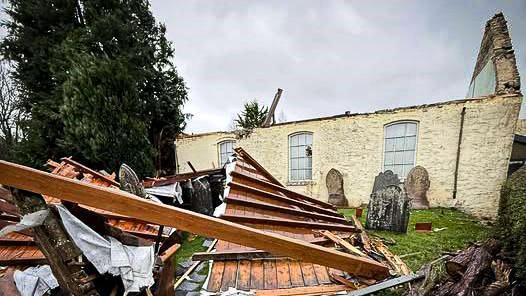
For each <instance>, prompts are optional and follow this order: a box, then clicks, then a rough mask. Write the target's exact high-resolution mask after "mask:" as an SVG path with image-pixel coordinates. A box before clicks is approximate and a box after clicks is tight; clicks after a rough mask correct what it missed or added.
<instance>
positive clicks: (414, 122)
mask: <svg viewBox="0 0 526 296" xmlns="http://www.w3.org/2000/svg"><path fill="white" fill-rule="evenodd" d="M404 123H413V124H415V125H416V132H415V152H414V155H413V167H415V166H417V163H416V155H417V153H418V137H419V133H420V122H419V121H417V120H398V121H393V122H390V123H387V124H385V125H384V133H383V137H382V148H383V149H382V163H381V168H382V172H385V171H386V169H385V152H386V151H385V149H386V147H385V140H386V138H387V137H386V136H387V132H386V131H387V128H388V127H390V126H393V125H397V124H404ZM404 137H405V135H404ZM394 152H396V150H394ZM393 172H394V171H393ZM394 173H396V172H394ZM407 173H409V172H407ZM406 177H407V175H404V176H398V178H399V179H400V180H401V181H404V180H405V178H406Z"/></svg>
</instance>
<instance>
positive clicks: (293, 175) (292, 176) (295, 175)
mask: <svg viewBox="0 0 526 296" xmlns="http://www.w3.org/2000/svg"><path fill="white" fill-rule="evenodd" d="M290 179H291V180H298V171H297V170H292V171H291V174H290Z"/></svg>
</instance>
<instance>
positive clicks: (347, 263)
mask: <svg viewBox="0 0 526 296" xmlns="http://www.w3.org/2000/svg"><path fill="white" fill-rule="evenodd" d="M0 183H1V184H5V185H8V186H13V187H17V188H21V189H24V190H28V191H33V192H36V193H39V194H46V195H51V196H60V197H61V199H63V200H67V201H71V202H76V203H80V204H84V205H88V206H92V207H96V208H99V209H102V210H107V211H112V212H115V213H118V214H121V215H128V216H135V217H138V218H140V219H142V220H144V221H148V222H150V223H153V224H158V225H166V226H172V227H176V228H178V229H180V230H184V231H188V232H192V233H195V234H199V235H202V236H206V237H216V238H219V239H222V240H226V241H230V242H233V243H236V244H240V245H243V246H247V247H252V248H257V249H262V250H265V251H269V252H272V253H275V254H280V255H284V256H290V257H292V258H296V259H300V260H305V261H308V262H313V263H317V264H321V265H324V266H328V267H333V268H336V269H341V270H345V271H347V272H349V273H351V274H355V275H358V276H364V277H371V278H377V279H383V278H386V277H387V276H388V275H389V271H388V268H387V267H386V266H384V265H383V264H380V263H378V262H376V261H374V260H371V259H367V258H361V257H357V256H353V255H350V254H346V253H343V252H339V251H336V250H332V249H328V248H324V247H320V246H317V245H314V244H309V243H306V242H303V241H301V240H297V239H293V238H289V237H285V236H282V235H278V234H274V233H269V232H265V231H262V230H259V229H254V228H251V227H247V226H244V225H240V224H236V223H232V222H229V221H225V220H222V219H218V218H214V217H209V216H206V215H202V214H198V213H194V212H191V211H188V210H184V209H180V208H176V207H173V206H169V205H165V204H159V203H155V202H152V201H149V200H146V199H142V198H140V197H137V196H135V195H132V194H130V193H127V192H124V191H121V190H117V189H112V188H103V187H100V186H96V185H92V184H86V183H83V182H80V181H78V180H73V179H69V178H66V177H62V176H57V175H53V174H50V173H46V172H42V171H39V170H36V169H32V168H29V167H25V166H22V165H17V164H13V163H9V162H7V161H3V160H2V161H0Z"/></svg>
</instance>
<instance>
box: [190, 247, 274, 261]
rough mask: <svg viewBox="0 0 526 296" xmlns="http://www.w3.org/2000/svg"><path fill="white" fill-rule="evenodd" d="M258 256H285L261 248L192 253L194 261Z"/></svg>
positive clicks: (242, 258)
mask: <svg viewBox="0 0 526 296" xmlns="http://www.w3.org/2000/svg"><path fill="white" fill-rule="evenodd" d="M257 258H265V259H268V258H283V256H272V254H270V253H269V252H265V251H261V250H250V251H246V250H243V251H235V250H231V251H218V252H213V253H210V252H196V253H194V254H193V255H192V261H206V260H216V261H220V260H248V259H257Z"/></svg>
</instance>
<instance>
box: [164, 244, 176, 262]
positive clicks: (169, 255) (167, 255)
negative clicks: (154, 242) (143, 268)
mask: <svg viewBox="0 0 526 296" xmlns="http://www.w3.org/2000/svg"><path fill="white" fill-rule="evenodd" d="M180 246H181V245H180V244H173V245H172V246H171V247H169V248H168V249H167V250H166V251H164V252H163V253H162V254H160V255H159V257H161V261H162V262H166V260H170V259H171V258H172V256H173V255H174V254H175V252H177V250H178V249H179V247H180Z"/></svg>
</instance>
